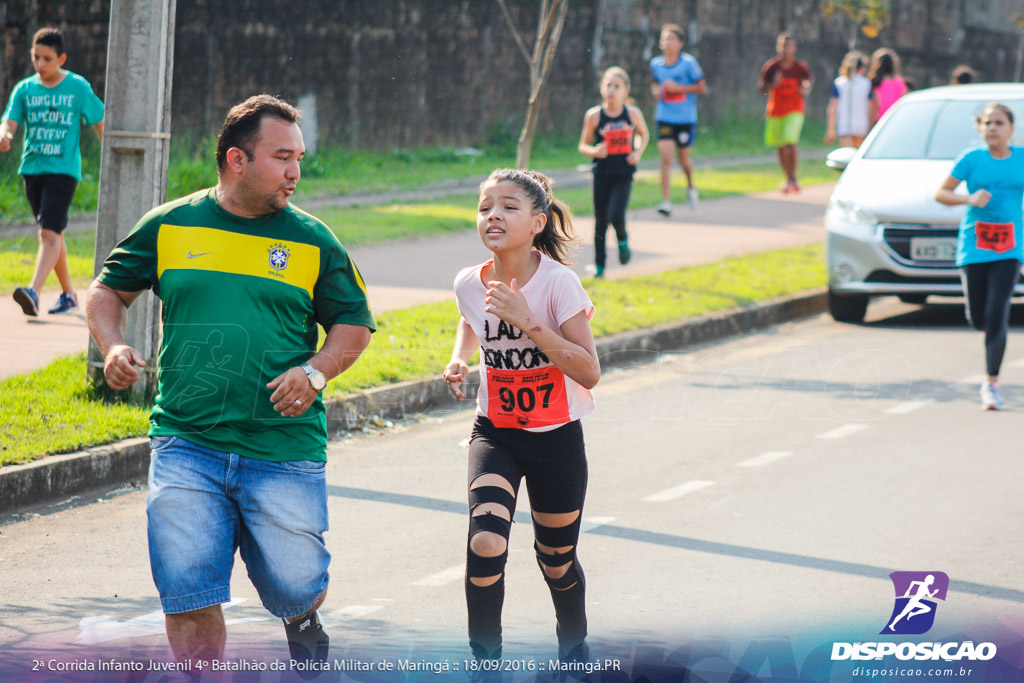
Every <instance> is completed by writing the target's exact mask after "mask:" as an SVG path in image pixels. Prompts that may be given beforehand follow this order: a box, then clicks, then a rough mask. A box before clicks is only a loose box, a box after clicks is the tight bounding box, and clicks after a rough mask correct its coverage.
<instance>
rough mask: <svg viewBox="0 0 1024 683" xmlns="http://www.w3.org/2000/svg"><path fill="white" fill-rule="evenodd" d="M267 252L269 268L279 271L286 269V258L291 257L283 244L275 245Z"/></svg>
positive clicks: (290, 253)
mask: <svg viewBox="0 0 1024 683" xmlns="http://www.w3.org/2000/svg"><path fill="white" fill-rule="evenodd" d="M267 251H268V252H269V253H270V257H269V261H270V267H271V268H273V269H274V270H277V271H281V270H284V269H285V268H287V267H288V257H289V256H291V255H292V252H291V251H289V250H288V247H286V246H284V245H283V244H275V245H273V246H271V247H270V249H268V250H267Z"/></svg>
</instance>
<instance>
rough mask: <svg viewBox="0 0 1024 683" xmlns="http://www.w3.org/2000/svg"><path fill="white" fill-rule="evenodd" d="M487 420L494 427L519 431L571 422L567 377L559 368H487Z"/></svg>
mask: <svg viewBox="0 0 1024 683" xmlns="http://www.w3.org/2000/svg"><path fill="white" fill-rule="evenodd" d="M487 417H488V418H489V419H490V420H491V422H493V423H494V426H495V427H504V428H516V429H526V428H530V427H546V426H549V425H557V424H563V423H566V422H568V421H569V399H568V397H567V396H566V392H565V375H564V374H563V373H562V371H561V370H559V369H558V368H556V367H546V368H538V369H536V370H499V369H497V368H487Z"/></svg>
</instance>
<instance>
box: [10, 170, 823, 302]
mask: <svg viewBox="0 0 1024 683" xmlns="http://www.w3.org/2000/svg"><path fill="white" fill-rule="evenodd" d="M835 177H836V176H835V172H834V171H832V170H830V169H828V168H826V167H825V166H824V164H807V165H806V166H805V169H804V172H803V173H802V175H801V178H802V179H803V181H804V184H805V185H808V186H809V185H813V184H815V183H823V182H831V181H832V180H834V179H835ZM697 179H698V182H699V185H700V191H701V198H702V199H704V200H707V199H714V198H719V197H725V196H729V195H735V194H746V193H750V192H760V191H768V190H773V189H775V188H777V187H778V184H779V180H780V175H779V171H778V167H776V166H775V165H773V164H765V165H758V166H743V167H726V168H712V169H706V170H703V171H700V173H699V174H698V176H697ZM685 189H686V187H685V181H684V180H683V177H682V174H681V173H678V172H676V173H674V174H673V196H674V198H675V199H676V201H678V202H680V203H682V202H684V201H685V196H686V195H685ZM557 196H558V197H559V198H560V199H562V200H563V201H565V202H567V203H568V204H569V206H570V207H572V210H573V212H574V213H576V214H578V215H581V216H587V215H591V214H592V213H593V205H592V203H591V197H590V188H589V187H581V188H567V189H565V190H562V191H559V192H558V193H557ZM660 201H661V190H660V185H659V180H658V178H657V177H643V176H642V177H640V178H638V179H637V181H636V183H635V184H634V187H633V194H632V196H631V198H630V207H631V208H633V209H641V208H645V207H650V206H654V205H656V204H657V203H658V202H660ZM315 213H316V215H317V216H319V217H320V218H321V219H322V220H323V221H324V222H325V223H327V224H328V225H329V226H331V228H332V229H333V230H334V232H335V233H336V234H337V235H338V238H339V239H340V240H341V241H342V243H343V244H346V245H348V246H359V245H366V244H378V243H381V242H386V241H388V240H394V239H401V238H405V237H410V236H415V237H426V236H434V235H440V234H444V233H451V232H458V231H463V230H470V229H472V227H473V225H474V221H475V220H476V196H475V194H463V195H456V196H450V197H443V198H440V199H437V200H433V201H429V202H410V203H406V204H382V205H373V206H371V205H367V206H353V207H325V208H322V209H319V210H317V211H316V212H315ZM66 239H67V242H68V260H69V266H70V268H71V277H72V279H73V280H74V281H75V283H76V286H78V287H84V286H85V285H87V284H88V283H89V281H90V280H91V279H92V268H93V251H94V249H95V242H96V239H95V235H94V234H93V233H92V232H89V231H76V232H69V233H67V235H66ZM37 248H38V242H37V239H36V237H35V236H29V237H7V238H0V291H10V290H11V289H13V288H14V287H17V286H19V285H23V284H25V283H26V282H28V281H29V280H31V278H32V271H33V269H34V267H35V266H34V264H35V255H36V249H37ZM55 282H56V280H55V279H54V277H53V276H52V275H51V277H50V283H51V285H52V284H53V283H55Z"/></svg>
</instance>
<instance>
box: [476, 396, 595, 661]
mask: <svg viewBox="0 0 1024 683" xmlns="http://www.w3.org/2000/svg"><path fill="white" fill-rule="evenodd" d="M486 475H491V476H489V477H488V476H486ZM481 477H486V478H484V479H481ZM523 477H525V478H526V489H527V491H528V492H529V494H530V506H531V507H532V508H533V515H536V514H559V513H576V515H575V518H574V521H572V522H570V523H569V524H566V525H565V526H557V527H554V526H544V525H542V524H540V523H538V521H537V518H536V517H535V516H533V515H531V516H532V517H533V532H534V537H535V539H536V542H535V543H534V550H535V551H536V553H537V563H538V564H539V565H540V568H541V570H542V573H543V575H544V580H545V581H547V584H548V588H549V590H550V592H551V600H552V602H553V603H554V605H555V617H556V619H557V622H558V623H557V626H556V629H555V630H556V633H557V635H558V648H559V654H560V656H561V655H565V654H567V653H568V652H569V651H570V650H572V648H574V647H576V646H577V645H579V644H580V643H582V642H583V641H584V639H585V638H586V636H587V614H586V607H585V605H584V596H585V591H586V588H585V587H586V583H585V579H584V576H583V568H582V567H580V563H579V560H578V559H577V558H576V544H577V542H578V541H579V536H580V521H581V519H582V517H583V499H584V497H585V496H586V491H587V455H586V452H585V450H584V446H583V427H582V426H581V425H580V422H579V420H577V421H575V422H570V423H568V424H566V425H563V426H561V427H558V428H557V429H553V430H551V431H549V432H528V431H525V430H522V429H501V428H498V427H495V426H494V424H493V423H492V422H491V421H490V420H488V419H487V418H486V417H480V416H477V418H476V423H475V424H474V425H473V436H472V438H471V440H470V446H469V514H470V522H469V538H468V541H467V552H466V604H467V607H468V609H469V644H470V647H471V648H472V649H473V654H474V655H475V656H476V657H479V658H485V659H486V658H497V657H500V656H501V608H502V604H503V603H504V600H505V562H506V560H507V559H508V537H509V533H510V531H511V529H512V522H511V519H512V517H513V516H514V514H515V509H516V496H517V495H518V492H519V483H520V481H521V480H522V479H523ZM506 482H507V483H508V485H509V486H508V489H509V490H507V489H506V487H505V486H504V484H505V483H506ZM506 517H507V519H506ZM483 532H491V533H490V534H484V535H483V536H479V534H481V533H483ZM494 534H496V535H497V536H495V535H494ZM474 537H476V538H477V539H487V540H488V542H489V543H490V542H492V541H493V543H491V545H490V546H489V547H488V550H487V551H486V552H485V551H483V550H481V548H479V547H477V548H476V550H478V551H480V553H481V554H477V553H476V552H474V545H473V544H474ZM502 541H504V543H502ZM538 544H539V545H538ZM540 546H546V549H547V550H551V549H556V550H558V551H561V552H545V551H544V550H542V549H541V547H540ZM502 548H503V549H502ZM567 565H568V566H567ZM566 566H567V568H566ZM556 569H557V570H558V571H559V572H560V571H561V570H562V569H565V572H564V574H563V575H562V576H556V577H552V576H551V575H550V574H549V572H552V573H557V572H555V571H554V570H556ZM494 576H498V577H499V578H498V579H497V581H495V582H494V583H491V584H489V585H485V586H480V585H477V584H476V583H474V582H473V581H472V580H471V579H474V578H476V579H487V578H488V577H494Z"/></svg>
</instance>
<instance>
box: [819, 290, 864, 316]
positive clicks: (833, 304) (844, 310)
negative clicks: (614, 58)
mask: <svg viewBox="0 0 1024 683" xmlns="http://www.w3.org/2000/svg"><path fill="white" fill-rule="evenodd" d="M828 312H829V313H831V314H832V319H833V320H835V321H836V322H840V323H861V322H864V316H865V315H866V314H867V312H868V296H867V295H866V294H848V295H845V296H843V295H840V294H836V293H835V292H834V291H832V289H831V288H830V289H829V290H828Z"/></svg>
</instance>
